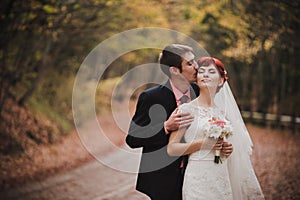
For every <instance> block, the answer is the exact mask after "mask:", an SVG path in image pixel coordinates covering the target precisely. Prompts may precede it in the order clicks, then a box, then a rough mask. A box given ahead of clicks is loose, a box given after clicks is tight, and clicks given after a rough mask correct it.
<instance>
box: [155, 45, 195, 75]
mask: <svg viewBox="0 0 300 200" xmlns="http://www.w3.org/2000/svg"><path fill="white" fill-rule="evenodd" d="M187 52H193V49H192V47H189V46H186V45H182V44H170V45H168V46H166V47H165V48H164V49H163V51H162V52H161V54H160V56H159V64H160V68H161V70H162V71H163V72H164V73H165V74H166V75H167V76H168V77H169V78H170V76H171V74H170V71H169V68H170V67H177V68H178V69H179V70H180V72H182V66H181V63H182V61H183V58H182V56H183V55H184V54H185V53H187Z"/></svg>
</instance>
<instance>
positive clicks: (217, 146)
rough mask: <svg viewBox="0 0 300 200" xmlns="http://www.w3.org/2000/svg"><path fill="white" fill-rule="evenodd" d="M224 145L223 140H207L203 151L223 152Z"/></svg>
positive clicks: (203, 145) (204, 142)
mask: <svg viewBox="0 0 300 200" xmlns="http://www.w3.org/2000/svg"><path fill="white" fill-rule="evenodd" d="M222 145H223V139H220V138H219V139H218V140H216V139H212V138H205V139H204V141H203V144H202V147H201V148H202V149H212V150H221V149H222Z"/></svg>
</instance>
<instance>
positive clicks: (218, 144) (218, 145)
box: [213, 138, 224, 150]
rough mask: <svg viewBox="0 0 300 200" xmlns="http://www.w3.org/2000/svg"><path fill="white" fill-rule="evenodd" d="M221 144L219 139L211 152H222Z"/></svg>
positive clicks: (221, 141)
mask: <svg viewBox="0 0 300 200" xmlns="http://www.w3.org/2000/svg"><path fill="white" fill-rule="evenodd" d="M223 142H224V140H223V138H219V139H218V140H217V142H216V144H215V145H214V147H213V150H222V146H223Z"/></svg>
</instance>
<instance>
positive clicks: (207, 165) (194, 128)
mask: <svg viewBox="0 0 300 200" xmlns="http://www.w3.org/2000/svg"><path fill="white" fill-rule="evenodd" d="M179 111H180V112H190V113H191V114H192V115H193V116H194V121H193V123H192V124H191V125H190V126H189V128H188V129H187V130H186V133H185V135H184V139H185V141H186V142H187V143H189V142H192V141H194V140H196V139H203V138H204V137H205V135H204V124H205V123H206V122H207V121H208V120H209V119H211V118H212V117H217V118H218V119H221V120H224V119H225V113H224V112H223V111H221V110H220V109H219V108H217V107H203V106H199V105H197V103H196V101H195V100H194V101H192V102H190V103H186V104H183V105H181V106H180V107H179ZM234 134H235V133H233V136H231V137H234V136H235V135H234ZM228 140H229V142H231V143H232V144H233V142H232V141H230V138H229V139H228ZM233 147H235V145H234V144H233ZM234 150H236V149H235V148H234ZM231 156H235V154H233V153H232V155H231ZM221 159H222V163H219V164H216V163H214V151H213V150H204V149H202V150H200V151H197V152H194V153H192V154H190V155H189V161H188V165H187V168H186V171H185V176H184V183H183V191H182V194H183V199H184V200H193V199H195V200H199V199H205V200H210V199H226V200H227V199H228V200H232V199H238V200H240V199H264V197H263V194H262V192H261V189H260V186H259V183H258V181H257V179H256V176H255V173H254V171H253V168H252V165H251V161H250V157H249V159H248V160H249V163H250V164H249V163H240V166H242V165H243V164H246V165H250V167H249V166H247V167H246V168H247V170H246V171H247V173H248V175H245V176H244V175H243V176H242V177H241V176H239V174H236V173H235V171H233V170H236V168H234V167H238V166H233V165H234V163H236V160H235V161H234V162H231V161H230V158H229V159H226V158H221ZM242 168H243V167H242ZM248 169H250V170H248ZM241 173H244V172H243V171H241ZM245 177H246V178H245Z"/></svg>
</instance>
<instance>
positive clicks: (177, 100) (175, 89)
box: [170, 80, 191, 104]
mask: <svg viewBox="0 0 300 200" xmlns="http://www.w3.org/2000/svg"><path fill="white" fill-rule="evenodd" d="M170 84H171V87H172V90H173V92H174V95H175V98H176V102H177V104H178V102H179V101H180V98H181V97H182V96H183V95H186V96H188V98H189V99H188V102H189V101H190V100H191V90H190V88H189V89H188V91H187V92H186V93H182V92H181V91H180V90H178V89H177V88H176V87H175V85H174V84H173V82H172V81H171V80H170Z"/></svg>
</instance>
